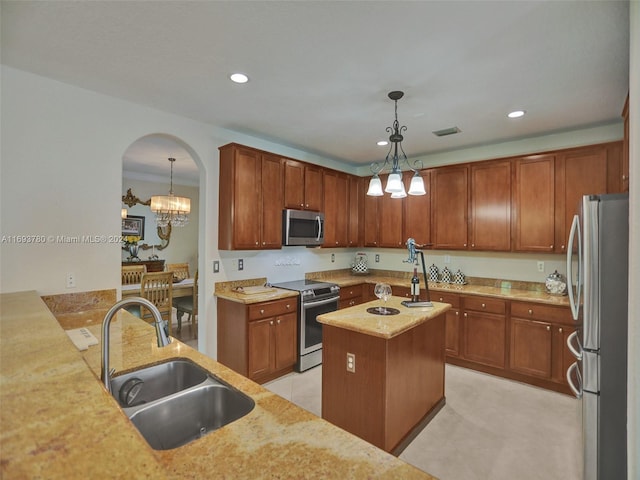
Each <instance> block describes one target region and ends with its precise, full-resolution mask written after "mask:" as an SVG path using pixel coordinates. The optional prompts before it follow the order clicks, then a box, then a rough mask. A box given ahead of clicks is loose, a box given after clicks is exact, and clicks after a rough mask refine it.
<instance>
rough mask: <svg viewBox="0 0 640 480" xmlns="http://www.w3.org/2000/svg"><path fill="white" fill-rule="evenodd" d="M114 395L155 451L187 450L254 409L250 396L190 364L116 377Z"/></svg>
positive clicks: (168, 364) (174, 362)
mask: <svg viewBox="0 0 640 480" xmlns="http://www.w3.org/2000/svg"><path fill="white" fill-rule="evenodd" d="M111 394H112V395H113V397H114V398H115V399H116V400H117V401H118V403H119V404H120V407H122V409H123V410H124V413H125V414H126V415H127V416H128V417H129V419H130V420H131V422H132V423H133V424H134V425H135V427H136V428H137V429H138V430H139V431H140V433H141V434H142V436H143V437H144V438H145V440H146V441H147V443H149V445H150V446H151V447H152V448H154V449H155V450H169V449H172V448H177V447H180V446H182V445H186V444H187V443H190V442H192V441H193V440H196V439H198V438H200V437H202V436H204V435H206V434H207V433H209V432H212V431H214V430H217V429H218V428H221V427H223V426H225V425H227V424H229V423H231V422H233V421H235V420H238V419H239V418H242V417H244V416H245V415H247V414H248V413H249V412H251V410H253V408H254V407H255V402H254V401H253V400H252V399H251V398H250V397H248V396H247V395H245V394H244V393H242V392H241V391H239V390H238V389H236V388H234V387H232V386H231V385H229V384H228V383H226V382H224V381H223V380H221V379H220V378H218V377H216V376H215V375H213V374H211V373H209V372H208V371H207V370H205V369H203V368H202V367H200V366H198V365H196V364H195V363H193V362H191V361H189V360H187V359H173V360H170V361H167V362H165V363H161V364H158V365H153V366H151V367H145V368H141V369H138V370H135V371H132V372H128V373H126V374H123V375H118V376H115V377H113V378H112V379H111Z"/></svg>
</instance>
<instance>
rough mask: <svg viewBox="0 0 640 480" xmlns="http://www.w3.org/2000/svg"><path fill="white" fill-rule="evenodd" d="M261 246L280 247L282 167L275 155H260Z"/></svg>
mask: <svg viewBox="0 0 640 480" xmlns="http://www.w3.org/2000/svg"><path fill="white" fill-rule="evenodd" d="M261 177H262V178H261V186H262V188H261V190H262V204H261V207H262V208H261V211H262V216H261V227H262V228H261V246H262V248H282V204H283V200H282V167H281V162H280V158H279V157H277V156H275V155H267V154H263V155H262V175H261Z"/></svg>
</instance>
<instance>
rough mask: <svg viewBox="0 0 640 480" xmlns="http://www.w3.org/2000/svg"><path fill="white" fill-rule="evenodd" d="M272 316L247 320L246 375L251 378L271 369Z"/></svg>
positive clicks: (272, 353) (272, 354) (272, 355)
mask: <svg viewBox="0 0 640 480" xmlns="http://www.w3.org/2000/svg"><path fill="white" fill-rule="evenodd" d="M273 324H274V319H273V318H265V319H264V320H253V321H251V322H249V332H248V335H249V338H248V341H249V348H248V350H249V361H248V376H249V378H251V379H254V378H256V377H259V376H261V375H265V374H267V373H269V372H270V371H271V370H272V364H273V358H274V352H273V341H272V340H271V327H272V326H273Z"/></svg>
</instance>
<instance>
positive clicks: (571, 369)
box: [567, 362, 582, 398]
mask: <svg viewBox="0 0 640 480" xmlns="http://www.w3.org/2000/svg"><path fill="white" fill-rule="evenodd" d="M574 371H575V372H576V380H578V386H576V385H574V384H573V376H572V373H573V372H574ZM567 383H568V384H569V388H570V389H571V391H572V392H573V394H574V395H575V396H576V398H582V379H581V378H580V370H579V369H578V362H575V363H572V364H571V366H570V367H569V368H567Z"/></svg>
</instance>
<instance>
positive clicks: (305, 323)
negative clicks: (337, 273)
mask: <svg viewBox="0 0 640 480" xmlns="http://www.w3.org/2000/svg"><path fill="white" fill-rule="evenodd" d="M339 299H340V297H339V296H336V297H331V298H325V299H323V300H312V301H308V302H303V303H302V306H301V308H300V356H303V355H307V354H309V353H311V352H314V351H316V350H319V349H321V348H322V324H321V323H319V322H318V320H317V318H318V316H319V315H322V314H324V313H329V312H334V311H336V310H337V309H338V300H339Z"/></svg>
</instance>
